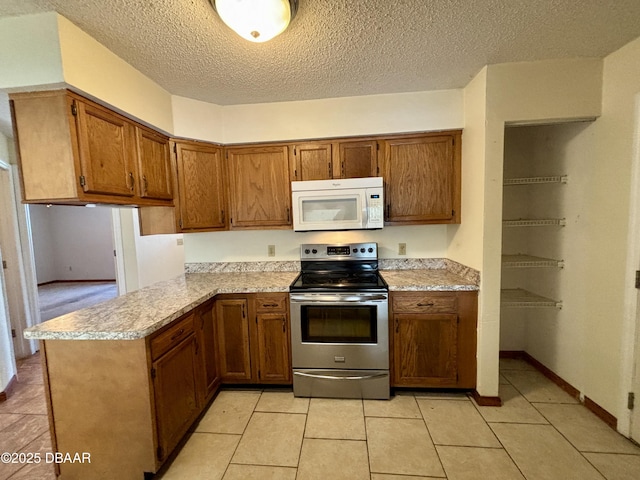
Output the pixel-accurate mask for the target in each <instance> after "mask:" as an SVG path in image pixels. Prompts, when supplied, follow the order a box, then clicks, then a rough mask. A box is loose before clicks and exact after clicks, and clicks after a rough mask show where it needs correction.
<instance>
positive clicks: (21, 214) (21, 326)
mask: <svg viewBox="0 0 640 480" xmlns="http://www.w3.org/2000/svg"><path fill="white" fill-rule="evenodd" d="M0 170H2V173H3V175H6V185H5V186H6V187H7V190H8V191H7V200H8V201H9V205H8V207H9V210H10V211H11V218H10V219H9V222H8V231H7V234H8V235H7V236H8V242H9V245H6V247H7V249H12V250H14V251H15V253H16V254H17V257H16V259H15V260H16V262H17V264H16V267H15V268H13V269H8V270H7V271H5V272H4V273H5V281H7V283H9V281H8V280H7V279H11V280H10V281H11V282H12V283H13V284H14V285H20V293H19V294H18V296H17V297H15V296H11V295H7V302H8V305H7V307H8V310H9V311H10V312H11V311H12V310H13V311H14V312H15V311H19V312H20V313H21V314H23V318H12V317H11V315H10V316H9V322H10V325H11V328H12V329H15V331H16V337H15V338H14V339H12V340H13V348H14V354H15V356H16V357H17V358H23V357H27V356H30V355H33V354H34V353H35V352H36V351H37V350H38V344H37V342H36V341H35V340H27V339H25V338H24V337H23V334H22V333H23V331H24V330H25V329H26V328H28V327H31V326H33V325H36V324H38V323H40V311H39V307H38V300H37V285H36V280H35V261H34V258H33V251H32V248H31V229H30V227H29V223H28V216H29V212H28V210H27V207H26V206H22V204H21V201H20V198H19V191H18V190H17V189H16V188H15V185H16V184H17V183H16V182H17V181H18V180H17V179H18V177H17V175H18V171H17V166H16V165H11V164H8V163H6V162H4V161H3V160H0ZM2 182H5V180H4V179H3V180H2ZM18 205H20V206H21V207H18ZM5 257H6V252H5ZM16 302H20V303H21V305H16ZM21 316H22V315H21Z"/></svg>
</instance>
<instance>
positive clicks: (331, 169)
mask: <svg viewBox="0 0 640 480" xmlns="http://www.w3.org/2000/svg"><path fill="white" fill-rule="evenodd" d="M329 178H333V167H332V166H331V162H329Z"/></svg>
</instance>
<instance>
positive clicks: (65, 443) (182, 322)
mask: <svg viewBox="0 0 640 480" xmlns="http://www.w3.org/2000/svg"><path fill="white" fill-rule="evenodd" d="M213 307H214V303H213V301H208V302H206V303H204V304H203V305H201V306H199V307H197V308H196V309H194V310H192V311H190V312H188V313H187V314H186V315H184V316H182V317H180V318H179V319H177V320H175V321H173V322H172V323H171V324H169V325H167V326H166V327H164V328H162V329H160V330H159V331H157V332H154V333H153V334H152V335H150V336H149V337H146V338H141V339H137V340H44V341H41V344H40V350H41V355H42V361H43V370H44V372H45V393H46V396H47V400H48V401H47V408H48V413H49V420H50V427H51V437H52V443H53V448H54V450H55V451H58V452H63V453H65V452H87V453H89V454H90V455H91V463H86V462H85V463H79V462H75V463H63V464H60V465H57V468H58V469H59V473H60V474H61V475H62V477H63V478H65V479H70V480H73V479H82V480H84V479H113V478H143V473H144V472H149V473H155V472H157V471H158V470H159V469H160V467H161V466H162V464H163V463H164V462H165V460H166V459H167V458H168V457H169V455H170V454H171V452H172V451H173V450H174V449H175V447H176V445H177V444H178V443H179V442H180V440H181V439H182V438H183V436H184V434H185V433H186V432H187V430H188V429H189V428H190V427H191V425H192V424H193V422H194V420H195V419H196V418H197V417H198V416H199V415H200V413H201V412H202V411H203V409H204V408H205V407H206V406H207V404H208V402H209V400H210V399H211V398H212V397H213V395H214V394H215V392H216V390H217V388H218V386H219V385H220V377H219V376H218V373H217V367H216V364H217V361H216V348H215V346H216V341H215V324H214V316H215V315H214V314H215V312H214V308H213Z"/></svg>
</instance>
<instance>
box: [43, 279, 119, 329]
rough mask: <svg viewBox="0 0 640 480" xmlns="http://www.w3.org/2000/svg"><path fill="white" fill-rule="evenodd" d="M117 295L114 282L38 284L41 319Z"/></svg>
mask: <svg viewBox="0 0 640 480" xmlns="http://www.w3.org/2000/svg"><path fill="white" fill-rule="evenodd" d="M117 296H118V287H117V286H116V282H109V281H107V282H55V283H48V284H46V285H40V286H38V299H39V301H40V316H41V319H42V321H43V322H44V321H45V320H50V319H52V318H55V317H59V316H60V315H64V314H65V313H70V312H75V311H76V310H80V309H82V308H86V307H90V306H92V305H95V304H97V303H100V302H104V301H106V300H110V299H112V298H115V297H117Z"/></svg>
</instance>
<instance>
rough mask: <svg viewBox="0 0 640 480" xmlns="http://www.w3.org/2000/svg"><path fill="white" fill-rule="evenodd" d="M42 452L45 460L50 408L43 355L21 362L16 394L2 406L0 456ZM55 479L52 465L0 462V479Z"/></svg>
mask: <svg viewBox="0 0 640 480" xmlns="http://www.w3.org/2000/svg"><path fill="white" fill-rule="evenodd" d="M3 452H11V453H13V452H24V453H40V457H41V458H42V459H45V455H46V452H51V437H50V435H49V423H48V420H47V405H46V403H45V399H44V386H43V384H42V367H41V366H40V356H39V355H37V354H36V355H34V356H33V357H31V358H29V359H26V360H19V361H18V382H17V384H16V388H15V391H14V393H13V394H12V395H11V396H10V397H9V398H8V399H7V400H6V401H5V402H2V403H0V453H3ZM8 478H10V479H11V480H18V479H20V480H49V479H51V480H53V479H55V478H56V477H55V474H54V471H53V466H52V465H51V464H46V463H45V462H41V463H39V464H36V463H32V464H19V463H16V464H13V463H10V464H4V463H0V480H4V479H8Z"/></svg>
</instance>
